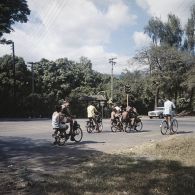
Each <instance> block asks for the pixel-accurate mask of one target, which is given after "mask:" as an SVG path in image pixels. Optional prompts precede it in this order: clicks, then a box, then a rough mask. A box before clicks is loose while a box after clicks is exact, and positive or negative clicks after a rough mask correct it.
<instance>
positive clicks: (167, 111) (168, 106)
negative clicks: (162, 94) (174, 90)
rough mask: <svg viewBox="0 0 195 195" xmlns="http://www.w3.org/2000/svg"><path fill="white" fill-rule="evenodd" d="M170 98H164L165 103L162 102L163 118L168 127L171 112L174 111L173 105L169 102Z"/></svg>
mask: <svg viewBox="0 0 195 195" xmlns="http://www.w3.org/2000/svg"><path fill="white" fill-rule="evenodd" d="M169 99H170V97H166V98H165V102H164V112H163V114H164V117H165V120H166V121H167V123H168V127H170V126H171V119H172V116H173V112H174V110H175V108H176V107H175V104H174V103H173V102H172V101H170V100H169Z"/></svg>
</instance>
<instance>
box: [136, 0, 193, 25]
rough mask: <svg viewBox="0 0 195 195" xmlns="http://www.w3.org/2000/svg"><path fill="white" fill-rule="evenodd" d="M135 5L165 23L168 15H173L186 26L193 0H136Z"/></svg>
mask: <svg viewBox="0 0 195 195" xmlns="http://www.w3.org/2000/svg"><path fill="white" fill-rule="evenodd" d="M136 2H137V4H138V5H139V6H140V7H141V8H143V9H144V10H147V12H148V14H149V15H150V16H156V17H159V18H161V20H163V21H167V15H168V14H170V13H171V14H175V15H176V16H178V17H179V18H180V20H181V23H182V25H184V24H186V22H187V19H188V17H189V15H190V8H191V6H192V5H193V3H194V0H136Z"/></svg>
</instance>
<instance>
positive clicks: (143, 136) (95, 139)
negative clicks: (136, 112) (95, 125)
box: [0, 117, 195, 153]
mask: <svg viewBox="0 0 195 195" xmlns="http://www.w3.org/2000/svg"><path fill="white" fill-rule="evenodd" d="M86 120H87V119H78V120H77V121H78V123H79V124H80V125H81V128H82V130H83V139H82V142H81V143H80V145H82V147H83V148H85V149H89V150H95V151H100V152H106V153H112V152H114V151H117V150H120V151H121V150H123V149H127V148H131V147H132V146H135V145H140V144H143V143H146V142H154V141H157V140H161V139H166V138H167V137H170V136H172V135H161V133H160V129H159V124H160V122H161V120H160V119H148V118H147V117H142V122H143V131H142V132H131V133H126V132H116V133H113V132H111V129H110V120H109V119H104V120H103V131H102V132H101V133H97V132H93V133H87V132H86V127H85V121H86ZM177 120H178V123H179V129H178V133H177V135H174V136H186V135H193V134H194V132H195V117H185V118H177ZM52 133H53V130H52V127H51V120H49V119H44V120H41V119H40V120H15V121H9V120H7V121H6V120H4V121H2V120H1V121H0V146H1V145H2V144H1V143H2V142H4V144H3V146H4V148H6V147H5V146H6V144H5V142H6V140H12V143H13V142H14V140H15V141H17V140H19V139H20V140H24V141H25V143H26V144H28V142H29V143H31V144H32V143H35V142H36V143H41V144H44V145H47V146H50V145H52V143H53V141H54V140H53V138H52V137H51V135H52ZM8 143H9V142H7V144H8ZM76 145H77V146H76ZM78 145H79V144H75V143H73V142H71V141H68V142H67V144H66V145H65V146H62V147H67V146H71V147H74V146H75V147H79V146H78Z"/></svg>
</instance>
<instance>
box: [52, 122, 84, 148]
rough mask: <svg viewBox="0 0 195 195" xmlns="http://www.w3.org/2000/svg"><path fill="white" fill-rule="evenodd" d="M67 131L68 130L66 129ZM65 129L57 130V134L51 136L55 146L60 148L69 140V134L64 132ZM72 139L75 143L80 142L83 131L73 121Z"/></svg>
mask: <svg viewBox="0 0 195 195" xmlns="http://www.w3.org/2000/svg"><path fill="white" fill-rule="evenodd" d="M67 129H68V128H67ZM67 129H65V128H59V129H58V131H57V134H53V135H52V136H53V137H54V138H55V140H56V141H55V142H56V144H58V145H59V146H62V145H64V144H65V142H66V141H67V140H68V139H69V138H70V136H71V135H70V134H69V133H67V132H66V130H67ZM72 131H73V137H74V141H75V142H80V141H81V140H82V138H83V131H82V129H81V127H80V125H79V124H78V123H77V121H76V120H75V121H74V122H73V130H72Z"/></svg>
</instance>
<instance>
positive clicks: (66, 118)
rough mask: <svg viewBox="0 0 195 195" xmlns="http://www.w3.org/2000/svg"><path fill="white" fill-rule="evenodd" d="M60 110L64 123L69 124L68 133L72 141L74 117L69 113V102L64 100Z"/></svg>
mask: <svg viewBox="0 0 195 195" xmlns="http://www.w3.org/2000/svg"><path fill="white" fill-rule="evenodd" d="M61 108H62V114H63V115H64V121H65V123H70V132H69V135H70V136H71V138H70V140H71V141H74V140H75V139H74V135H73V118H74V116H73V115H72V114H71V112H70V102H69V101H68V100H67V99H65V100H64V102H63V104H62V105H61Z"/></svg>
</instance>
